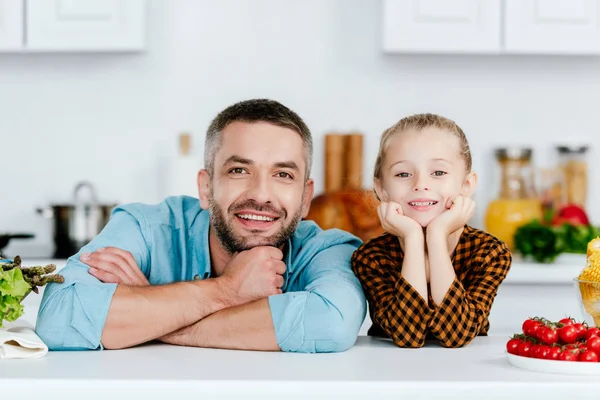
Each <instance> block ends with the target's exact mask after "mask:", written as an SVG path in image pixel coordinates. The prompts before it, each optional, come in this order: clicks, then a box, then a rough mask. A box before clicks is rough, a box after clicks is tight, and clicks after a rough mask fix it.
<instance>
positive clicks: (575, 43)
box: [504, 0, 600, 54]
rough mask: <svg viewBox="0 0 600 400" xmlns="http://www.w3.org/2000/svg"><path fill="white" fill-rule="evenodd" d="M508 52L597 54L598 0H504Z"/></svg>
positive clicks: (599, 34)
mask: <svg viewBox="0 0 600 400" xmlns="http://www.w3.org/2000/svg"><path fill="white" fill-rule="evenodd" d="M505 2H506V5H505V16H504V38H505V39H504V40H505V42H504V44H505V49H506V51H507V52H510V53H540V54H600V19H599V17H600V15H599V13H600V1H598V0H505Z"/></svg>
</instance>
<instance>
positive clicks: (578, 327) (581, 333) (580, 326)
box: [573, 322, 587, 339]
mask: <svg viewBox="0 0 600 400" xmlns="http://www.w3.org/2000/svg"><path fill="white" fill-rule="evenodd" d="M573 326H574V327H575V329H576V330H577V338H578V339H579V338H582V337H584V335H585V332H586V331H587V328H586V327H585V325H583V324H580V323H579V322H577V323H575V324H573Z"/></svg>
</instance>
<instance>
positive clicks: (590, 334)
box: [583, 326, 600, 340]
mask: <svg viewBox="0 0 600 400" xmlns="http://www.w3.org/2000/svg"><path fill="white" fill-rule="evenodd" d="M593 336H600V329H598V328H596V327H595V326H594V327H592V328H588V330H587V331H585V335H584V336H583V337H584V338H585V340H590V338H591V337H593Z"/></svg>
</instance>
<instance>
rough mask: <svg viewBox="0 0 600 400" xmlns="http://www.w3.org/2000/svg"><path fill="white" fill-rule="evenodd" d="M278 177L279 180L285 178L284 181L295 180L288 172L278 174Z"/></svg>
mask: <svg viewBox="0 0 600 400" xmlns="http://www.w3.org/2000/svg"><path fill="white" fill-rule="evenodd" d="M277 177H278V178H284V179H292V178H293V177H292V175H290V174H289V173H287V172H278V173H277Z"/></svg>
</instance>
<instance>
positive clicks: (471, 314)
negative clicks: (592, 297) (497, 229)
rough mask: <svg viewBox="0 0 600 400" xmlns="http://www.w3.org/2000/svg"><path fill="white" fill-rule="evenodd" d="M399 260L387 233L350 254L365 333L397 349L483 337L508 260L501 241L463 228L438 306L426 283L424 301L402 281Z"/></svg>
mask: <svg viewBox="0 0 600 400" xmlns="http://www.w3.org/2000/svg"><path fill="white" fill-rule="evenodd" d="M403 258H404V253H403V251H402V248H401V247H400V243H399V241H398V238H397V237H395V236H393V235H390V234H388V233H385V234H383V235H381V236H379V237H376V238H373V239H371V240H369V241H368V242H366V243H364V244H363V245H362V246H361V247H360V248H359V249H358V250H356V251H355V252H354V254H353V256H352V269H353V270H354V273H355V274H356V276H357V277H358V279H359V280H360V282H361V284H362V286H363V288H364V289H365V294H366V297H367V300H368V302H369V312H370V315H371V320H372V321H373V326H372V327H371V329H369V332H368V334H369V335H373V336H384V337H391V338H392V339H393V340H394V342H395V343H396V344H397V345H398V346H400V347H422V346H423V345H424V343H425V340H426V339H436V340H438V341H439V342H440V344H441V345H442V346H444V347H460V346H464V345H465V344H467V343H469V342H470V341H471V340H472V339H473V338H474V337H475V336H477V335H487V331H488V329H489V325H490V324H489V321H488V316H489V313H490V309H491V308H492V302H493V301H494V298H495V297H496V291H497V290H498V286H500V283H502V281H503V280H504V278H505V277H506V274H507V273H508V271H509V269H510V265H511V262H512V256H511V254H510V251H509V249H508V247H507V246H506V245H505V244H504V243H503V242H502V241H500V240H499V239H497V238H495V237H494V236H492V235H490V234H488V233H486V232H483V231H481V230H478V229H475V228H472V227H470V226H468V225H465V228H464V231H463V233H462V235H461V237H460V239H459V241H458V245H457V246H456V249H455V251H454V253H453V254H452V265H453V266H454V271H455V273H456V277H455V278H454V281H453V282H452V284H451V285H450V288H449V289H448V292H447V293H446V296H445V297H444V299H443V301H442V303H441V304H440V305H439V306H437V305H435V303H434V302H433V299H432V298H431V293H430V292H431V291H430V290H429V284H428V285H427V286H428V291H429V293H430V294H429V299H428V302H426V301H425V299H423V297H421V295H420V294H419V293H418V292H417V291H416V289H415V288H413V287H412V286H411V285H410V284H409V283H408V282H407V281H406V280H405V279H404V278H403V277H402V274H401V270H402V260H403Z"/></svg>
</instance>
